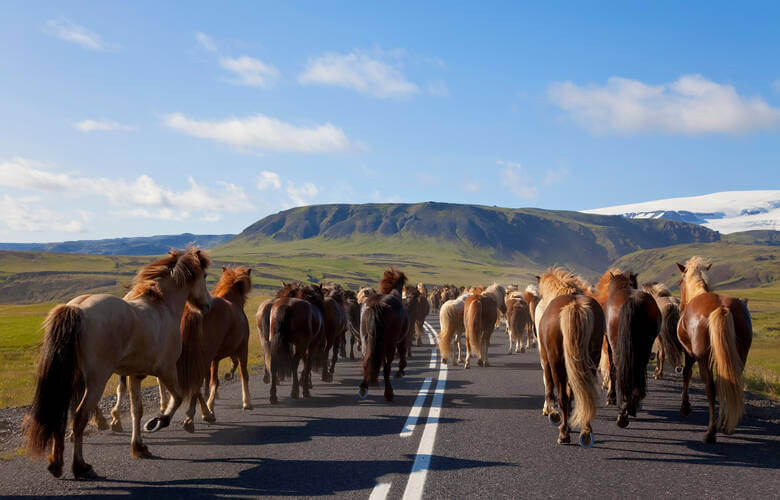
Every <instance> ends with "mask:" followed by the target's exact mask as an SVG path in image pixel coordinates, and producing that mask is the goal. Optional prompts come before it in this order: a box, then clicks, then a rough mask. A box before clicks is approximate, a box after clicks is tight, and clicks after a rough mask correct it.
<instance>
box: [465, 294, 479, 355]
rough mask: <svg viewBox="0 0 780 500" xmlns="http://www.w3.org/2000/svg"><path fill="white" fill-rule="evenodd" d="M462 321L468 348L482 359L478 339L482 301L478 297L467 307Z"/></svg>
mask: <svg viewBox="0 0 780 500" xmlns="http://www.w3.org/2000/svg"><path fill="white" fill-rule="evenodd" d="M463 323H464V324H463V326H464V327H466V338H467V339H468V342H469V347H470V350H471V351H476V352H478V353H479V356H480V359H484V358H483V356H482V354H483V353H482V345H481V342H480V339H479V336H480V335H479V334H480V330H481V329H482V301H481V300H480V299H479V298H478V297H477V299H476V300H474V301H473V302H472V303H471V307H469V308H467V310H466V316H465V317H464V322H463Z"/></svg>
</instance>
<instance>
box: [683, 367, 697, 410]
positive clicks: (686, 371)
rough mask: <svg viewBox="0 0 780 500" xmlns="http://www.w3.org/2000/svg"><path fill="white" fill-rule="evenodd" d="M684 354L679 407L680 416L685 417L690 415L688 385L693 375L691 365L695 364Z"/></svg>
mask: <svg viewBox="0 0 780 500" xmlns="http://www.w3.org/2000/svg"><path fill="white" fill-rule="evenodd" d="M684 354H685V367H684V368H683V386H682V405H681V406H680V415H681V416H683V417H687V416H688V415H690V414H691V411H692V410H691V402H690V400H689V399H688V385H689V384H690V383H691V375H693V364H694V363H695V362H696V360H695V359H694V357H693V356H691V355H690V354H688V353H687V352H685V353H684Z"/></svg>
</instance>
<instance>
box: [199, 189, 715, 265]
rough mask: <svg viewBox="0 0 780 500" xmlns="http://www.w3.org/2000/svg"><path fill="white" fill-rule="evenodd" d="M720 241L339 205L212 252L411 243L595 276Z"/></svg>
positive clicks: (570, 216) (697, 233)
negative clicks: (624, 261)
mask: <svg viewBox="0 0 780 500" xmlns="http://www.w3.org/2000/svg"><path fill="white" fill-rule="evenodd" d="M719 239H720V235H719V234H718V233H716V232H714V231H711V230H709V229H707V228H704V227H701V226H696V225H693V224H687V223H684V222H679V221H668V220H632V219H626V218H624V217H618V216H603V215H592V214H583V213H579V212H566V211H554V210H541V209H532V208H524V209H509V208H499V207H486V206H477V205H458V204H449V203H433V202H428V203H418V204H365V205H342V204H338V205H315V206H309V207H300V208H294V209H291V210H285V211H283V212H279V213H278V214H274V215H271V216H268V217H266V218H264V219H262V220H260V221H258V222H256V223H255V224H252V225H251V226H249V227H248V228H246V229H245V230H244V231H243V232H242V233H241V234H239V235H238V236H236V237H235V238H234V239H233V240H231V241H230V242H228V243H227V244H225V245H221V246H218V247H216V248H215V249H214V251H215V253H216V254H218V255H223V254H224V255H227V254H230V255H235V256H238V255H240V254H241V253H242V252H250V251H262V250H264V249H267V250H268V251H274V252H276V251H281V250H282V249H283V248H284V247H285V245H284V244H285V243H294V242H304V241H308V240H316V241H318V242H319V244H318V248H321V249H322V251H323V252H326V249H327V247H328V245H330V244H332V243H335V242H339V241H342V242H347V241H350V240H354V241H356V242H357V241H360V243H361V245H360V246H361V250H360V251H362V252H364V253H365V252H367V251H372V252H378V253H382V252H387V250H386V249H387V248H388V245H390V246H398V243H399V242H401V241H407V242H416V244H415V246H426V245H430V246H432V248H435V249H436V250H437V251H439V252H450V251H456V252H457V253H459V254H461V255H463V256H468V255H482V256H486V257H489V258H490V259H491V260H493V261H495V263H500V264H504V265H506V264H512V263H514V264H516V265H521V266H523V267H526V268H532V267H536V268H543V267H546V266H549V265H552V264H562V265H567V266H570V267H572V268H575V269H578V270H580V271H582V272H587V273H597V272H599V271H601V270H603V269H604V268H606V267H607V266H608V265H609V264H610V263H611V262H612V261H613V260H615V259H616V258H618V257H620V256H622V255H625V254H627V253H630V252H634V251H636V250H640V249H645V248H657V247H663V246H669V245H675V244H680V243H693V242H711V241H718V240H719ZM370 242H373V245H371V244H370ZM288 246H290V245H288ZM292 246H294V245H292ZM342 246H343V245H342ZM399 250H400V251H403V248H400V249H399Z"/></svg>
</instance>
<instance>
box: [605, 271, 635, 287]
mask: <svg viewBox="0 0 780 500" xmlns="http://www.w3.org/2000/svg"><path fill="white" fill-rule="evenodd" d="M606 274H607V275H609V279H608V280H607V283H608V286H607V292H609V291H611V290H629V291H630V290H632V289H633V287H632V286H631V272H630V271H623V272H621V273H612V272H610V271H607V273H606Z"/></svg>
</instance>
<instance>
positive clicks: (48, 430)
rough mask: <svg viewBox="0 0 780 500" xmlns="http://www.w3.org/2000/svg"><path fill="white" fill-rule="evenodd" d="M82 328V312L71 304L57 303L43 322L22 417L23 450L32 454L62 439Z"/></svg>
mask: <svg viewBox="0 0 780 500" xmlns="http://www.w3.org/2000/svg"><path fill="white" fill-rule="evenodd" d="M84 328H85V321H84V312H83V311H82V310H81V309H80V308H79V307H76V306H71V305H64V304H60V305H58V306H57V307H55V308H54V309H52V310H51V311H50V312H49V315H48V316H46V319H45V320H44V322H43V329H44V338H43V345H42V346H41V347H42V348H41V352H40V355H39V358H38V366H37V370H36V378H37V381H38V384H37V386H36V388H35V396H34V397H33V403H32V407H31V408H30V413H29V414H28V415H27V416H26V417H25V421H24V433H25V442H26V446H27V452H28V453H29V454H30V456H32V457H39V456H41V455H42V454H43V453H44V452H45V451H46V448H47V447H48V445H49V442H50V441H51V440H52V439H56V440H62V439H64V436H65V426H66V425H67V423H68V408H69V406H70V402H71V398H72V397H73V396H74V395H76V394H74V386H75V385H77V384H76V382H77V379H79V378H80V375H81V374H80V371H79V366H78V344H79V340H80V337H81V335H82V334H83V332H84Z"/></svg>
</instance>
